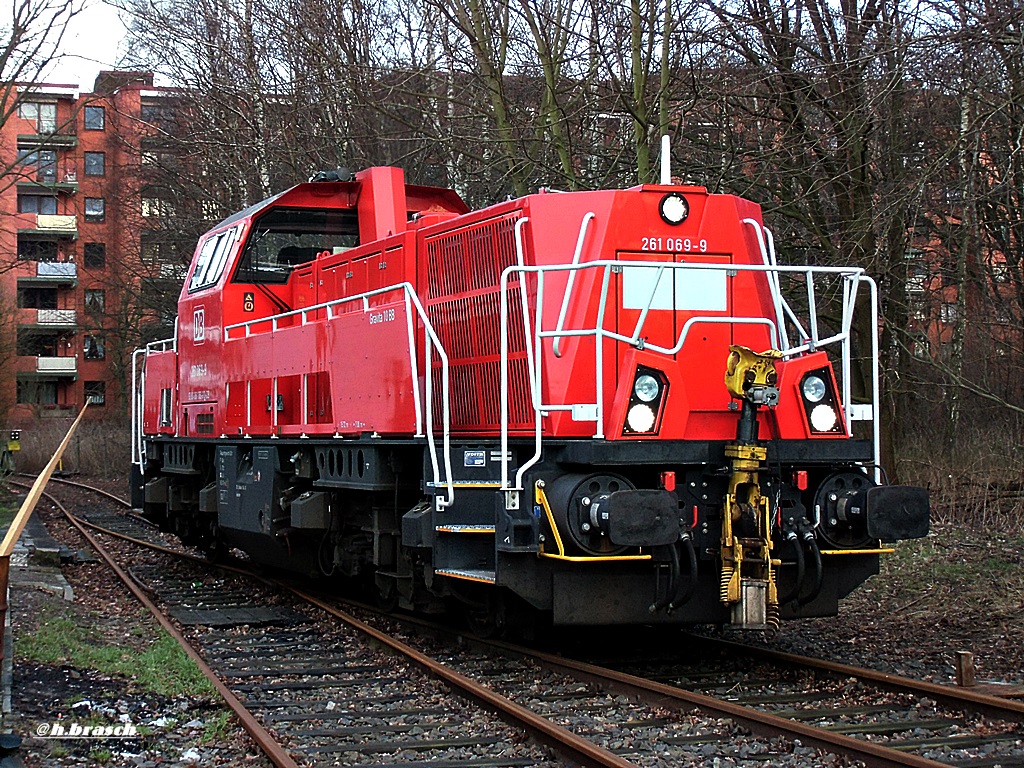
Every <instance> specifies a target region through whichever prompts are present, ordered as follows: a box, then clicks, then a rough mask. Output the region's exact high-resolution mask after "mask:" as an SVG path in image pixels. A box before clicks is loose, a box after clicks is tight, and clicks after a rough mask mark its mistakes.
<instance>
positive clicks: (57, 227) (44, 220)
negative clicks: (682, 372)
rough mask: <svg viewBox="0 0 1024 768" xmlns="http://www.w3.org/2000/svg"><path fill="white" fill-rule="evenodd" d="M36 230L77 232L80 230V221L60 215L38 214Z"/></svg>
mask: <svg viewBox="0 0 1024 768" xmlns="http://www.w3.org/2000/svg"><path fill="white" fill-rule="evenodd" d="M36 229H46V230H52V231H54V232H75V231H77V230H78V219H77V218H76V217H74V216H67V215H65V214H60V213H37V214H36Z"/></svg>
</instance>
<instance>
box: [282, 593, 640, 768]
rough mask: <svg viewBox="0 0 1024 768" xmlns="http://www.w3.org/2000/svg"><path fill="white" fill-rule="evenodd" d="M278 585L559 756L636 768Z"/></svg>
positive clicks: (311, 598)
mask: <svg viewBox="0 0 1024 768" xmlns="http://www.w3.org/2000/svg"><path fill="white" fill-rule="evenodd" d="M282 586H284V587H285V588H286V589H288V590H290V591H291V592H292V593H293V594H295V595H296V596H297V597H299V598H300V599H302V600H305V601H306V602H308V603H310V604H311V605H315V606H317V607H318V608H320V609H321V610H323V611H326V612H327V613H329V614H330V615H331V616H334V617H336V618H338V619H341V620H342V621H344V622H345V623H346V624H349V625H350V626H352V627H353V628H354V629H357V630H359V631H360V632H364V633H365V634H367V635H369V636H370V637H372V638H374V639H375V640H377V641H378V642H380V643H382V644H384V645H386V646H387V647H388V648H390V649H392V650H393V651H395V652H397V653H399V654H401V655H403V656H405V657H407V658H409V659H410V660H412V661H413V662H415V663H416V664H418V665H419V666H420V667H422V668H423V669H425V670H426V671H427V672H429V673H430V674H431V675H433V676H435V677H438V678H440V679H441V680H443V681H444V682H445V683H447V684H448V685H449V686H450V687H452V688H455V689H458V690H459V691H461V692H462V693H463V694H464V695H466V696H468V697H470V698H472V699H474V700H476V701H478V702H480V703H482V704H483V705H484V706H486V707H487V708H488V709H492V710H494V711H497V712H498V713H499V714H500V715H501V716H502V717H503V718H505V719H506V720H508V721H510V722H512V723H513V724H515V725H517V726H519V727H525V728H526V729H527V730H529V731H530V732H531V733H533V734H534V735H535V736H536V737H537V738H539V739H540V740H541V741H543V742H544V743H546V744H548V745H549V746H551V747H554V748H555V749H556V750H559V751H561V752H563V754H564V753H565V752H569V753H571V756H572V757H573V758H575V759H576V760H579V761H580V762H581V763H583V764H584V765H599V766H605V767H606V768H635V767H636V764H635V763H631V762H629V761H628V760H625V759H623V758H621V757H619V756H618V755H616V754H614V753H613V752H610V751H608V750H607V749H604V748H603V747H599V746H598V745H597V744H595V743H594V742H592V741H589V740H587V739H585V738H583V737H582V736H578V735H576V734H575V733H573V732H572V731H570V730H568V729H567V728H563V727H561V726H559V725H555V724H554V723H552V722H551V721H550V720H548V719H547V718H545V717H542V716H541V715H538V714H537V713H536V712H533V711H531V710H529V709H527V708H526V707H523V706H521V705H519V704H516V703H515V702H514V701H512V700H510V699H507V698H506V697H504V696H502V695H501V694H499V693H497V692H496V691H494V690H492V689H491V688H488V687H487V686H484V685H481V684H480V683H478V682H476V681H475V680H472V679H471V678H469V677H467V676H465V675H463V674H461V673H459V672H456V671H455V670H453V669H451V668H449V667H446V666H445V665H444V664H442V663H440V662H439V661H437V660H435V659H433V658H431V657H430V656H427V655H426V654H424V653H421V652H420V651H417V650H416V649H415V648H412V647H411V646H409V645H406V644H405V643H403V642H402V641H401V640H397V639H395V638H393V637H391V636H390V635H387V634H385V633H384V632H381V631H380V630H377V629H374V628H373V627H371V626H370V625H369V624H366V623H365V622H362V621H360V620H359V619H357V618H355V617H354V616H352V615H350V614H348V613H346V612H345V611H342V610H341V609H339V608H336V607H334V606H333V605H331V604H330V603H327V602H325V601H323V600H321V599H320V598H318V597H316V596H314V595H311V594H309V593H307V592H304V591H302V590H301V589H298V588H297V587H292V586H289V585H282Z"/></svg>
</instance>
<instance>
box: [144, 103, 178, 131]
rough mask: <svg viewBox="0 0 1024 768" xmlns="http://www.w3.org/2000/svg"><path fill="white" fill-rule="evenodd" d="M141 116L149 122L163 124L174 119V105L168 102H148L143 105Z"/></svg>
mask: <svg viewBox="0 0 1024 768" xmlns="http://www.w3.org/2000/svg"><path fill="white" fill-rule="evenodd" d="M140 107H141V111H140V113H139V116H140V117H141V118H142V119H143V120H144V121H145V122H147V123H153V124H155V125H162V124H164V123H169V122H171V121H172V120H174V107H172V106H170V105H168V104H151V103H150V104H147V103H146V102H143V103H142V104H141V105H140Z"/></svg>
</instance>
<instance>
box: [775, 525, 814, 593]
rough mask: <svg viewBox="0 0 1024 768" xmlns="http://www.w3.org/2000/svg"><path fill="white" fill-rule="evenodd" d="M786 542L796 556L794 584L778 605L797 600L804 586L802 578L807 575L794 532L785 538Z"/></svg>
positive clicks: (802, 553)
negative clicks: (790, 545)
mask: <svg viewBox="0 0 1024 768" xmlns="http://www.w3.org/2000/svg"><path fill="white" fill-rule="evenodd" d="M786 541H789V542H792V544H793V552H794V553H795V554H796V582H795V583H794V585H793V589H791V590H790V591H789V592H787V593H786V596H785V597H780V598H779V605H786V604H787V603H791V602H793V601H794V600H797V599H799V597H800V590H801V589H803V586H804V577H805V576H806V575H807V563H806V561H805V560H804V548H803V545H802V544H801V543H800V539H799V538H798V537H797V535H796V531H791V532H790V533H789V535H788V536H786Z"/></svg>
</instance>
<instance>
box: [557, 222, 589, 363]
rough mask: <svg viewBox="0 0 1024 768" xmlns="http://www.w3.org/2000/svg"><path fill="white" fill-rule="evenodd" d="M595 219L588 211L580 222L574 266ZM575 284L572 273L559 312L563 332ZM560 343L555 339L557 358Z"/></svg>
mask: <svg viewBox="0 0 1024 768" xmlns="http://www.w3.org/2000/svg"><path fill="white" fill-rule="evenodd" d="M595 218H597V215H596V214H595V213H594V212H593V211H588V212H587V213H585V214H583V221H582V222H580V234H579V236H578V237H577V238H576V250H575V251H574V252H573V255H572V263H573V264H579V263H580V257H581V256H582V255H583V240H584V239H585V238H586V236H587V228H588V227H589V225H590V222H591V221H593V220H594V219H595ZM575 284H576V273H575V272H570V273H569V281H568V282H567V283H566V286H565V293H564V294H562V308H561V309H560V310H558V325H557V326H556V328H557V329H558V330H562V328H563V327H564V325H565V316H566V314H567V313H568V312H569V299H570V297H571V296H572V289H573V286H574V285H575ZM560 341H561V339H560V338H558V339H555V346H554V353H555V357H561V356H562V346H561V344H559V342H560Z"/></svg>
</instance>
